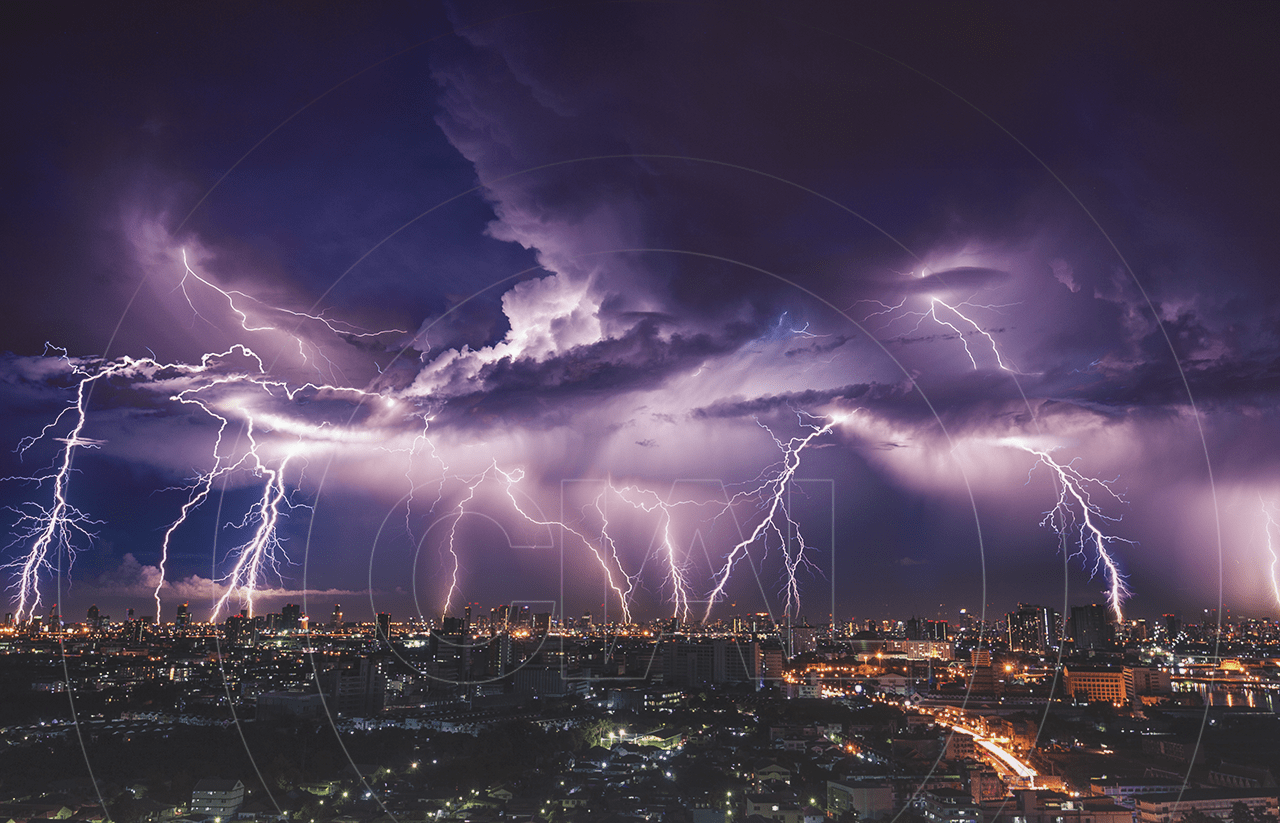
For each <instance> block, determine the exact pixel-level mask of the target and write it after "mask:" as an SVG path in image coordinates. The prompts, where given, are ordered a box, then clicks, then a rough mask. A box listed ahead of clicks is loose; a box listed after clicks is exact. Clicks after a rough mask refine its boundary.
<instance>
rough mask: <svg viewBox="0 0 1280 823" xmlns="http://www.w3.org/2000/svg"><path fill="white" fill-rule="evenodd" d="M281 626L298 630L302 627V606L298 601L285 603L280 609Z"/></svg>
mask: <svg viewBox="0 0 1280 823" xmlns="http://www.w3.org/2000/svg"><path fill="white" fill-rule="evenodd" d="M280 628H282V629H287V630H289V631H294V632H296V631H298V630H299V629H301V628H302V607H301V606H299V605H298V604H297V603H285V604H284V608H283V609H281V610H280Z"/></svg>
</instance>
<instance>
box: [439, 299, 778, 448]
mask: <svg viewBox="0 0 1280 823" xmlns="http://www.w3.org/2000/svg"><path fill="white" fill-rule="evenodd" d="M661 325H662V324H661V322H660V321H659V320H658V319H657V318H654V317H647V318H645V319H643V320H641V321H640V322H639V323H637V324H636V325H635V326H633V327H632V328H631V329H630V330H628V331H627V332H626V333H625V334H623V335H622V336H620V337H616V338H610V339H607V340H602V341H599V342H597V343H594V344H591V345H585V346H579V347H575V348H573V349H570V350H569V351H567V352H565V353H563V354H560V355H556V356H553V357H550V358H547V359H545V360H534V359H532V358H524V357H520V358H513V357H504V358H502V359H500V360H498V361H496V362H494V363H490V364H488V365H486V366H484V367H483V368H481V369H480V371H479V374H478V375H477V376H476V378H474V380H473V381H467V383H466V384H465V385H468V386H473V387H474V390H472V391H470V392H468V393H466V394H462V395H460V396H457V397H453V398H450V399H449V400H448V402H447V405H446V406H445V408H444V410H443V411H442V412H441V418H442V420H444V421H446V422H450V423H455V424H460V425H461V424H467V423H469V422H470V423H477V424H481V425H491V424H493V423H494V422H496V421H499V420H500V421H503V422H504V423H515V422H518V423H519V424H520V425H522V426H529V427H543V426H549V425H563V424H564V423H565V421H566V420H567V419H569V418H571V417H573V416H575V415H578V414H581V413H582V411H583V404H584V403H588V404H589V403H591V402H593V401H601V400H608V399H611V398H613V397H614V396H616V395H618V394H620V393H625V392H632V391H640V390H644V389H651V388H655V387H659V386H662V385H664V384H665V383H666V382H667V380H668V379H669V378H671V377H672V376H673V375H676V374H681V373H687V372H690V371H693V370H694V369H696V368H698V367H699V366H701V365H703V364H705V363H706V362H707V361H708V360H711V359H714V358H717V357H721V356H724V355H726V354H729V353H732V352H734V351H736V350H738V349H739V348H740V347H741V346H742V345H743V343H744V342H746V341H747V340H750V339H753V338H754V335H755V330H754V329H751V328H748V327H746V326H737V327H730V328H728V329H724V330H723V335H722V336H713V335H711V334H694V335H690V336H685V335H683V334H681V333H678V332H677V333H673V334H669V335H668V334H663V333H662V329H661Z"/></svg>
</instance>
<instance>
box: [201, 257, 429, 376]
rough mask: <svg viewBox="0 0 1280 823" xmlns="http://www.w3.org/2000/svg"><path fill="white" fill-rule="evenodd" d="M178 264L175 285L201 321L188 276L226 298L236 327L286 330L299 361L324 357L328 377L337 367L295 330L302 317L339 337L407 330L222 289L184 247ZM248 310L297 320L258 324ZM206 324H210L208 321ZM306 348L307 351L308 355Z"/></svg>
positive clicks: (367, 335) (374, 335)
mask: <svg viewBox="0 0 1280 823" xmlns="http://www.w3.org/2000/svg"><path fill="white" fill-rule="evenodd" d="M182 268H183V274H182V278H181V279H180V280H179V281H178V289H179V290H180V291H181V292H182V296H183V297H184V298H186V301H187V305H188V306H189V307H190V308H191V311H192V313H193V314H194V315H195V316H196V317H199V318H200V319H202V320H205V322H209V321H208V320H207V319H205V318H204V317H203V315H201V314H200V310H199V309H197V308H196V304H195V300H194V299H193V298H192V296H191V292H190V291H189V290H188V281H189V280H194V281H196V282H197V283H199V284H200V285H202V286H204V287H205V288H206V289H208V290H210V291H213V292H215V293H216V294H218V295H220V296H221V297H222V299H223V300H225V301H226V304H227V308H228V309H230V310H231V312H232V313H233V314H234V315H235V316H236V318H237V319H238V322H239V325H240V328H242V329H244V330H245V331H247V332H271V331H276V332H284V333H285V334H287V335H288V336H289V337H291V338H292V339H293V340H294V342H295V343H296V344H297V346H298V355H299V357H301V358H302V362H303V364H310V363H311V361H312V360H313V359H316V358H319V359H322V360H324V361H325V362H326V363H327V364H328V366H329V370H330V371H329V377H330V379H333V377H334V373H333V372H334V369H336V368H337V367H336V366H335V364H334V363H333V361H332V360H330V359H329V358H328V357H326V356H325V355H324V352H323V351H321V350H320V348H319V347H317V346H314V345H311V344H308V343H307V342H306V341H305V340H304V339H303V338H302V337H301V336H300V335H298V334H297V331H298V330H299V329H300V328H301V325H302V324H303V323H305V322H306V321H312V322H314V323H319V324H320V325H321V326H323V327H324V328H325V329H326V330H327V331H329V332H331V333H333V334H336V335H338V336H340V337H343V338H348V339H360V338H376V337H381V336H383V335H390V334H407V333H408V332H406V331H405V330H404V329H383V330H381V331H367V330H365V329H361V328H359V327H358V326H354V325H352V324H350V323H344V322H342V321H335V320H330V319H329V318H327V317H325V316H324V314H323V312H321V313H320V314H310V313H308V312H301V311H293V310H291V309H285V308H280V307H279V306H272V305H269V304H267V303H264V302H262V301H261V300H259V299H258V298H256V297H254V296H252V295H250V294H246V293H245V292H242V291H240V290H238V289H224V288H222V287H221V286H219V285H217V284H216V283H214V282H213V281H212V280H210V279H208V278H206V277H203V276H201V275H200V274H198V273H197V272H196V270H195V269H193V268H192V267H191V264H190V263H189V262H188V260H187V250H186V249H183V250H182ZM245 303H252V304H253V307H252V309H250V308H249V307H247V306H244V304H245ZM242 306H243V307H242ZM251 310H253V311H254V312H255V314H263V313H265V314H279V315H283V316H285V317H288V318H294V319H296V320H297V323H296V324H295V330H294V331H289V330H288V329H284V328H282V327H280V326H276V325H270V324H268V325H259V323H261V322H264V321H254V320H251V319H250V316H249V311H251ZM210 325H212V323H211V324H210ZM308 351H310V352H311V354H310V355H308Z"/></svg>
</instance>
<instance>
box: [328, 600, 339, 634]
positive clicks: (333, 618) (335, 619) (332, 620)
mask: <svg viewBox="0 0 1280 823" xmlns="http://www.w3.org/2000/svg"><path fill="white" fill-rule="evenodd" d="M329 625H330V626H333V627H334V628H335V629H336V628H338V627H339V626H341V625H342V604H341V603H334V604H333V614H332V615H330V617H329Z"/></svg>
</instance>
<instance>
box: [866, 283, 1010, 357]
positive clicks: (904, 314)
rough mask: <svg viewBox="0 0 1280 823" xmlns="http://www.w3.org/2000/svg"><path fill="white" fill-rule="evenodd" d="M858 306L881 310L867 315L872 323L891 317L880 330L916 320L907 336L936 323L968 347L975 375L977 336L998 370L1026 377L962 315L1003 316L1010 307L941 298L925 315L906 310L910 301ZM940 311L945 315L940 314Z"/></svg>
mask: <svg viewBox="0 0 1280 823" xmlns="http://www.w3.org/2000/svg"><path fill="white" fill-rule="evenodd" d="M858 303H873V304H875V305H877V306H880V309H881V310H880V311H875V312H871V313H870V314H868V315H866V317H865V318H864V321H865V320H870V319H871V318H873V317H887V318H888V320H886V322H885V323H884V324H883V325H882V326H881V327H880V328H881V329H882V330H883V329H887V328H889V327H890V326H892V325H893V324H894V323H896V322H897V321H899V320H902V319H903V318H909V317H914V318H916V324H915V325H914V326H913V327H912V328H911V330H910V332H907V333H916V332H920V331H921V326H923V325H924V323H925V321H926V320H932V321H933V322H934V323H936V324H938V325H939V326H942V327H944V328H947V329H950V330H951V331H952V332H954V333H955V335H956V337H957V338H958V339H959V340H960V345H961V346H963V347H964V353H965V355H967V356H968V358H969V362H970V363H971V364H972V365H973V368H974V370H975V371H976V370H978V369H979V368H980V366H979V365H978V357H977V355H975V354H974V351H973V349H972V348H970V346H969V340H968V338H969V337H971V336H973V335H975V334H976V335H978V336H979V337H981V338H982V339H983V340H985V341H986V343H987V345H988V346H990V348H991V354H992V356H993V357H994V358H995V363H996V366H998V367H999V368H1000V369H1001V370H1002V371H1007V372H1009V373H1011V374H1021V373H1022V372H1019V371H1018V370H1017V369H1015V368H1013V367H1012V366H1011V365H1009V364H1008V363H1007V362H1006V361H1005V359H1004V356H1003V355H1002V354H1001V353H1000V347H999V346H998V345H996V339H995V337H994V336H992V334H991V332H989V331H987V330H986V329H984V328H983V327H982V326H981V325H980V324H979V323H978V322H977V321H976V320H974V319H973V318H972V317H970V316H969V315H968V314H966V313H965V312H964V311H962V309H965V310H969V309H984V310H987V311H995V312H999V311H1000V310H1001V309H1005V308H1008V305H1007V304H1003V305H990V304H981V303H974V302H972V300H964V301H961V302H959V303H948V302H947V301H945V300H943V299H942V298H940V297H930V298H929V307H928V308H927V309H924V310H923V311H912V310H910V309H906V308H904V307H905V306H906V303H907V298H903V299H902V301H901V302H899V303H898V305H896V306H890V305H887V304H885V303H882V302H880V301H879V300H859V301H858ZM858 303H855V304H854V305H855V306H856V305H858ZM852 308H853V307H850V310H852ZM940 311H941V313H939V312H940ZM957 324H959V325H957ZM900 337H901V336H900Z"/></svg>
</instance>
